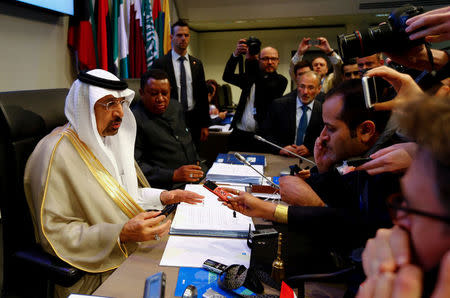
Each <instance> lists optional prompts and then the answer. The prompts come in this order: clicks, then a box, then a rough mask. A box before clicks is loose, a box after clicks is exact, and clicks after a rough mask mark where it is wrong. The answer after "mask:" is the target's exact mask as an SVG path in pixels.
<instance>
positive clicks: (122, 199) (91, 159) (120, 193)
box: [62, 127, 148, 218]
mask: <svg viewBox="0 0 450 298" xmlns="http://www.w3.org/2000/svg"><path fill="white" fill-rule="evenodd" d="M62 134H63V135H64V136H67V137H68V139H69V140H70V142H71V143H72V144H73V146H74V147H75V149H76V150H77V151H78V153H79V154H80V156H81V158H82V159H83V161H84V163H85V164H86V166H87V167H88V168H89V170H90V172H91V173H92V175H94V177H95V179H96V180H97V181H98V183H100V185H101V186H102V187H103V188H104V189H105V191H106V192H107V193H108V195H109V197H110V198H111V199H112V200H113V201H114V203H116V205H117V206H118V207H119V208H120V209H121V210H122V211H123V212H124V213H125V214H126V215H127V216H128V217H129V218H133V217H135V216H136V215H138V214H139V213H141V212H145V210H144V209H142V207H141V206H139V205H138V204H137V203H136V202H135V201H134V200H133V198H132V197H130V195H129V194H128V193H127V191H126V190H125V189H123V187H122V186H121V185H120V184H119V183H118V182H117V180H116V179H114V177H113V176H111V174H110V173H108V171H107V170H106V169H105V168H104V167H103V165H102V164H101V163H100V161H99V160H98V159H97V158H96V157H95V155H94V154H93V153H92V151H91V150H90V149H89V148H88V147H87V146H86V144H84V143H83V142H82V141H81V140H80V138H78V135H77V134H76V132H75V131H74V130H73V129H72V128H70V127H66V129H65V130H64V131H62ZM147 184H148V182H147Z"/></svg>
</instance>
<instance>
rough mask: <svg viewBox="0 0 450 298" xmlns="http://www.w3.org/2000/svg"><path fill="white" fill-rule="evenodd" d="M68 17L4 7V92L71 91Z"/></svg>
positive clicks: (0, 77) (0, 10) (0, 23)
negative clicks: (49, 89)
mask: <svg viewBox="0 0 450 298" xmlns="http://www.w3.org/2000/svg"><path fill="white" fill-rule="evenodd" d="M67 27H68V17H67V16H55V15H51V14H48V13H43V12H40V11H38V10H32V9H27V8H22V7H15V6H11V5H9V4H3V3H0V36H1V51H0V53H1V54H0V65H1V69H2V70H1V71H0V91H12V90H32V89H45V88H64V87H70V84H71V82H72V75H71V63H70V55H69V51H68V49H67Z"/></svg>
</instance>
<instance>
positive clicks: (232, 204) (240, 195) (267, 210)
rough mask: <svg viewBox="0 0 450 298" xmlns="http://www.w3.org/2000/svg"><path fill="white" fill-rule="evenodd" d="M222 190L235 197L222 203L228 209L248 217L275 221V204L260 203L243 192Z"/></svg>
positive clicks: (260, 201) (231, 189)
mask: <svg viewBox="0 0 450 298" xmlns="http://www.w3.org/2000/svg"><path fill="white" fill-rule="evenodd" d="M224 190H225V191H227V192H229V193H230V194H233V195H236V196H233V197H231V198H229V200H228V201H222V202H223V204H224V205H225V206H227V207H228V208H230V209H232V210H235V211H237V212H239V213H242V214H244V215H247V216H250V217H261V218H264V219H268V220H275V218H274V214H275V208H276V205H275V204H273V203H270V202H266V201H262V200H260V199H258V198H257V197H254V196H252V195H251V194H249V193H248V192H245V191H239V190H236V189H233V188H224Z"/></svg>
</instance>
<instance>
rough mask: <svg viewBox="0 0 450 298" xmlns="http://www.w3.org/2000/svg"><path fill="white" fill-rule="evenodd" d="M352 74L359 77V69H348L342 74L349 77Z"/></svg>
mask: <svg viewBox="0 0 450 298" xmlns="http://www.w3.org/2000/svg"><path fill="white" fill-rule="evenodd" d="M352 75H354V76H356V77H359V75H360V72H359V70H356V71H349V72H345V73H344V76H345V77H346V78H350V77H351V76H352Z"/></svg>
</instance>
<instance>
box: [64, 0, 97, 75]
mask: <svg viewBox="0 0 450 298" xmlns="http://www.w3.org/2000/svg"><path fill="white" fill-rule="evenodd" d="M89 19H90V11H89V0H80V1H75V14H74V16H73V17H70V19H69V31H68V33H67V44H68V46H69V48H70V49H71V50H72V51H73V53H74V55H75V59H76V61H77V62H76V63H77V65H76V68H77V69H78V70H89V69H94V68H96V60H95V47H94V38H93V34H92V33H93V32H92V24H91V22H90V21H89Z"/></svg>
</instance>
